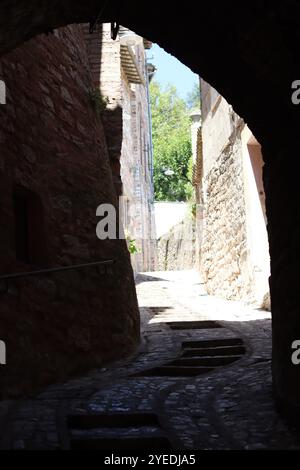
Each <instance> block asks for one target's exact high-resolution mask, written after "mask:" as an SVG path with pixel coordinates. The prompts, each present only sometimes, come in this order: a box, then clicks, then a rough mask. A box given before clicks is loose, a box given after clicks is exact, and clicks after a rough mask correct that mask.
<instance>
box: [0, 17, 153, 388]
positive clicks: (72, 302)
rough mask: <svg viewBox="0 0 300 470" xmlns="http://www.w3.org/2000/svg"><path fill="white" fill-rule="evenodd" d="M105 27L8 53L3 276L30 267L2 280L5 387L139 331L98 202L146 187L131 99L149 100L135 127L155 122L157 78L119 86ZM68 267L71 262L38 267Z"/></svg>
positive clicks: (0, 219)
mask: <svg viewBox="0 0 300 470" xmlns="http://www.w3.org/2000/svg"><path fill="white" fill-rule="evenodd" d="M103 34H104V36H102V30H101V32H100V31H96V32H95V33H94V34H89V31H88V27H87V26H86V25H78V26H77V25H73V26H68V27H65V28H60V29H57V30H55V31H54V32H53V34H50V35H48V36H46V35H43V36H40V37H37V38H35V39H32V40H31V41H29V42H27V43H26V44H24V45H22V46H20V47H18V48H16V49H15V50H14V51H13V52H11V53H9V54H7V55H5V57H3V58H2V60H1V62H0V75H1V79H2V80H3V82H5V85H6V95H7V96H6V104H5V105H3V106H1V108H0V113H1V119H0V181H1V185H0V193H1V194H0V197H1V204H0V224H1V244H0V245H1V246H0V264H1V276H2V277H3V276H5V275H14V274H16V273H24V275H22V277H20V278H12V279H9V280H7V279H3V278H1V279H0V291H1V293H0V295H1V327H0V331H1V335H0V337H1V340H2V339H3V340H4V341H5V345H6V351H7V364H6V366H5V367H4V368H3V369H2V370H1V393H2V395H3V396H14V395H17V394H19V393H20V392H28V391H31V390H32V389H35V388H37V387H39V386H40V385H42V384H46V383H50V382H53V381H58V380H63V379H65V378H66V377H67V376H69V375H71V374H75V373H78V372H80V371H83V370H87V369H89V368H92V367H95V366H97V365H98V366H99V365H101V364H103V363H106V362H107V361H110V360H113V359H116V358H119V357H123V356H124V355H126V354H128V353H130V352H131V351H132V350H133V349H134V348H135V347H136V345H137V344H138V341H139V334H140V328H139V313H138V307H137V299H136V293H135V286H134V277H133V272H132V265H131V260H130V253H129V251H128V245H127V243H126V241H125V240H123V239H121V240H120V239H116V240H110V239H107V240H99V239H98V238H97V236H96V226H97V223H98V222H99V219H98V217H96V210H97V207H99V205H101V204H111V205H113V206H114V207H115V208H116V210H118V207H119V201H118V196H119V195H121V194H122V195H124V194H126V195H127V196H131V193H130V192H129V191H133V190H134V188H135V185H136V186H137V181H135V180H134V179H133V176H128V175H127V173H130V170H131V167H130V168H129V165H133V162H136V164H137V159H138V158H140V156H141V155H142V156H144V154H143V153H139V152H142V150H141V149H142V148H144V147H143V146H145V145H146V142H143V144H141V147H139V148H138V149H136V151H135V153H133V154H131V151H132V149H133V148H134V147H133V146H134V139H133V138H132V143H131V142H130V145H131V147H130V145H129V144H128V141H129V140H130V139H131V132H132V129H131V128H127V129H126V125H125V122H126V123H127V122H128V120H127V121H126V119H125V118H126V112H128V109H127V108H128V107H129V106H132V111H131V112H132V116H134V113H135V108H134V106H133V104H132V103H134V102H137V103H143V106H144V108H143V112H141V115H139V116H138V117H137V118H136V120H135V121H134V124H132V126H133V125H135V126H139V125H140V126H141V128H143V126H148V120H147V88H146V86H144V85H141V90H142V91H141V92H140V91H137V90H131V88H130V87H131V85H130V84H129V83H128V81H126V79H125V78H122V80H119V81H118V80H117V84H115V85H114V81H113V79H109V78H108V77H109V75H110V74H111V73H112V75H113V76H114V74H115V69H114V68H113V70H112V68H111V67H112V61H114V60H115V59H116V56H114V55H113V54H109V53H107V51H105V47H104V48H103V49H104V50H103V51H102V44H103V43H104V42H105V41H103V37H106V36H105V34H106V32H105V27H104V31H103ZM107 34H108V32H107ZM109 42H110V44H111V46H110V47H114V46H115V43H113V42H112V40H111V38H110V40H109ZM118 47H119V49H120V45H119V46H118ZM141 49H142V51H143V50H144V49H143V41H142V42H141ZM142 51H140V53H141V54H142V53H143V52H142ZM102 53H103V55H102ZM101 57H103V59H104V62H101ZM99 59H100V60H99ZM120 60H121V58H120V57H119V58H118V70H119V74H120V77H121V74H123V73H124V71H123V70H122V67H121V66H120ZM141 60H142V57H141ZM101 67H102V70H100V69H101ZM141 67H142V62H141ZM142 70H144V69H142ZM101 75H103V77H104V80H106V79H107V80H108V83H109V87H108V89H109V92H110V93H112V95H110V96H109V98H110V105H109V106H108V107H107V108H106V109H105V106H103V105H105V102H102V101H101V96H100V95H99V94H98V95H97V94H95V90H96V88H97V87H99V80H100V76H101ZM126 87H127V88H126ZM125 89H126V90H127V92H128V94H129V95H130V98H128V101H126V98H125V97H124V96H125ZM118 93H119V95H118ZM139 93H140V94H139ZM106 95H108V93H106ZM106 95H105V96H106ZM136 95H137V96H138V97H137V98H136ZM140 95H141V96H140ZM114 102H115V103H116V105H115V106H114V105H113V103H114ZM137 106H138V104H137ZM141 106H142V105H141ZM128 126H129V127H130V122H129V124H128ZM148 134H149V127H146V130H145V135H146V136H147V138H148ZM138 139H139V136H138V137H136V140H138ZM144 139H145V140H146V137H144ZM128 148H129V149H128ZM126 149H128V150H126ZM121 154H122V158H121ZM134 158H135V159H136V160H134ZM130 159H132V161H131V160H130ZM120 160H121V165H122V170H121V171H120ZM127 165H128V168H127ZM140 165H141V166H142V165H146V162H140ZM147 165H148V163H147ZM147 170H148V166H147ZM150 170H151V168H150V166H149V171H147V174H144V173H143V170H142V171H141V177H140V179H139V180H138V181H139V182H140V181H141V180H142V178H143V181H145V184H144V186H146V187H147V188H148V187H149V191H150V187H151V182H150V176H149V175H150ZM132 174H134V173H133V172H132ZM130 175H131V173H130ZM147 178H148V179H147ZM122 180H123V187H124V188H125V190H121V188H122ZM147 185H148V186H147ZM147 191H148V189H147ZM143 194H144V193H143ZM146 196H147V197H148V196H149V192H147V195H146V194H145V195H144V197H145V198H146ZM148 208H149V205H147V209H148ZM136 218H137V217H136ZM139 220H140V224H141V225H142V226H143V223H144V219H142V216H140V219H139ZM143 255H144V252H143V251H142V253H141V256H143ZM144 256H145V259H142V261H141V262H140V264H139V265H138V263H136V265H137V269H139V267H140V266H144V265H146V264H147V263H148V260H149V259H150V254H149V253H148V252H147V254H145V255H144ZM102 261H108V262H112V263H113V264H109V265H108V270H107V269H105V268H104V266H102V265H101V264H100V265H96V266H95V264H94V263H96V262H102ZM149 262H150V261H149ZM143 263H145V264H143ZM78 265H80V267H79V268H78ZM82 265H84V266H82ZM61 267H63V268H70V270H67V271H63V270H61V271H60V270H58V271H54V272H43V273H37V274H33V273H34V272H36V271H45V270H49V269H57V268H61Z"/></svg>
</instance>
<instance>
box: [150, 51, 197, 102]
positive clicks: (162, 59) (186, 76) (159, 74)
mask: <svg viewBox="0 0 300 470" xmlns="http://www.w3.org/2000/svg"><path fill="white" fill-rule="evenodd" d="M147 56H148V60H149V62H150V63H152V64H153V65H155V67H156V68H157V71H156V72H155V76H154V79H155V80H156V81H158V82H160V83H161V84H162V85H166V84H167V83H171V84H172V85H175V86H176V88H177V90H178V93H179V95H180V96H181V97H182V98H184V99H185V98H186V95H187V93H189V92H190V91H191V90H192V88H193V85H194V83H197V84H199V78H198V75H196V74H195V73H193V72H192V71H191V70H190V69H189V68H188V67H186V66H185V65H183V64H182V63H181V62H179V60H177V59H176V58H175V57H173V56H172V55H171V54H168V53H167V52H165V51H164V50H163V49H162V48H161V47H159V46H158V45H157V44H153V46H152V48H151V49H149V51H148V54H147Z"/></svg>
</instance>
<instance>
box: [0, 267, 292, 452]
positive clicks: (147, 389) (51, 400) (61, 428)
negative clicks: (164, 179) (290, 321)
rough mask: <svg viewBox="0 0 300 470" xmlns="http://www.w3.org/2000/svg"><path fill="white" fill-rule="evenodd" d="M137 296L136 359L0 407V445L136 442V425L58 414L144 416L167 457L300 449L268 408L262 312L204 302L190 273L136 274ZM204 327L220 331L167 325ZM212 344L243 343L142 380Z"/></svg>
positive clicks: (266, 332) (266, 325)
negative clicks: (208, 366) (194, 347)
mask: <svg viewBox="0 0 300 470" xmlns="http://www.w3.org/2000/svg"><path fill="white" fill-rule="evenodd" d="M137 290H138V296H139V303H140V309H141V318H142V342H141V346H140V348H139V350H138V351H137V353H136V354H135V355H134V356H133V357H131V358H129V359H127V360H126V361H120V362H118V363H114V364H113V365H111V366H110V367H109V368H107V369H101V370H95V371H92V372H90V373H89V374H87V375H86V376H84V377H81V378H76V379H74V380H71V381H69V382H67V383H64V384H56V385H53V386H50V387H48V388H47V389H45V390H44V391H43V392H42V393H40V394H38V395H37V396H35V397H32V398H30V399H26V400H24V399H23V400H18V401H11V402H2V403H1V402H0V429H1V430H2V432H1V435H0V448H2V449H68V448H70V445H71V438H72V439H73V441H74V439H75V440H76V439H79V440H80V439H83V438H84V439H90V438H95V437H98V438H103V437H105V438H108V437H111V438H114V437H115V435H116V432H119V435H120V436H122V433H123V436H124V437H126V435H127V437H128V436H131V437H140V434H141V428H140V427H138V426H134V425H132V426H131V427H130V428H129V427H128V428H124V426H123V428H122V426H120V429H109V428H105V429H100V428H99V429H96V430H95V429H85V430H82V429H71V428H70V427H68V425H67V420H66V417H67V416H68V415H74V414H75V415H78V414H84V415H86V414H90V413H98V414H99V413H100V414H101V413H114V414H116V413H118V414H122V413H127V414H128V413H148V414H149V413H153V414H155V415H156V416H158V417H159V429H158V428H157V426H156V425H153V423H152V424H151V423H150V424H149V423H148V425H144V426H143V432H145V433H146V434H147V436H149V435H150V436H152V439H153V438H154V437H157V438H158V439H160V438H161V436H162V435H163V436H165V437H166V438H167V439H168V441H169V442H170V444H171V446H172V447H173V448H174V449H176V450H177V449H178V450H179V449H180V450H181V449H182V450H184V449H191V450H195V449H199V450H203V449H300V437H299V435H298V434H297V433H296V431H295V430H294V429H290V428H288V427H287V425H286V424H285V423H284V422H283V421H282V420H281V419H280V418H279V416H278V415H277V413H276V412H275V410H274V406H273V400H272V387H271V373H270V366H271V331H270V328H271V321H270V314H269V313H268V312H263V311H260V310H255V309H253V308H251V307H250V306H247V305H244V304H242V303H239V302H230V301H224V300H221V299H217V298H214V297H211V296H207V295H206V294H205V291H204V289H203V285H202V284H201V282H200V279H199V277H198V275H197V273H195V272H192V271H182V272H169V273H148V274H144V275H140V276H139V277H138V279H137ZM205 320H216V321H217V322H218V323H220V324H221V326H222V327H223V328H208V329H201V330H195V329H189V330H187V329H179V330H173V329H171V328H170V327H169V326H168V325H167V324H166V323H167V322H171V321H177V322H178V321H205ZM220 338H222V339H226V338H242V339H243V342H244V344H245V346H246V354H245V355H244V356H243V357H242V358H241V359H240V360H238V361H236V362H234V363H232V364H230V365H227V366H222V367H219V368H217V369H215V370H213V371H211V372H208V373H206V374H204V375H199V376H197V377H172V376H168V377H157V376H144V375H143V373H144V371H145V370H148V369H151V368H153V367H158V366H162V365H164V364H166V363H168V362H170V361H172V360H174V359H176V358H178V357H180V355H181V354H182V343H183V342H185V341H199V340H213V339H220ZM136 374H140V375H136ZM151 416H152V415H151ZM121 428H122V429H121ZM124 433H126V435H125V434H124ZM76 442H77V441H76ZM115 450H117V448H116V449H115Z"/></svg>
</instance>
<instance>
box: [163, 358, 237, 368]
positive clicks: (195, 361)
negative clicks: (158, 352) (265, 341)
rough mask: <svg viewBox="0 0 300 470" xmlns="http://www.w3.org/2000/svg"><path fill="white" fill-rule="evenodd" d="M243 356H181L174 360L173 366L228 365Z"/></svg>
mask: <svg viewBox="0 0 300 470" xmlns="http://www.w3.org/2000/svg"><path fill="white" fill-rule="evenodd" d="M241 357H242V356H202V357H190V358H189V357H181V358H179V359H176V360H175V361H172V362H171V363H170V365H172V366H206V367H219V366H227V365H228V364H231V363H232V362H235V361H238V360H239V359H241Z"/></svg>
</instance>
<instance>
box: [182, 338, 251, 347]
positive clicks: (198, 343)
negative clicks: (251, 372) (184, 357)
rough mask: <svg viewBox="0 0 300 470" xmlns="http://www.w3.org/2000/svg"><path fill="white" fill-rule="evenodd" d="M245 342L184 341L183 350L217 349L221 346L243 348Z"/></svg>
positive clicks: (225, 340)
mask: <svg viewBox="0 0 300 470" xmlns="http://www.w3.org/2000/svg"><path fill="white" fill-rule="evenodd" d="M242 345H243V340H242V339H240V338H220V339H206V340H200V341H183V343H182V348H183V349H190V348H199V349H200V348H217V347H219V346H242Z"/></svg>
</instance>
